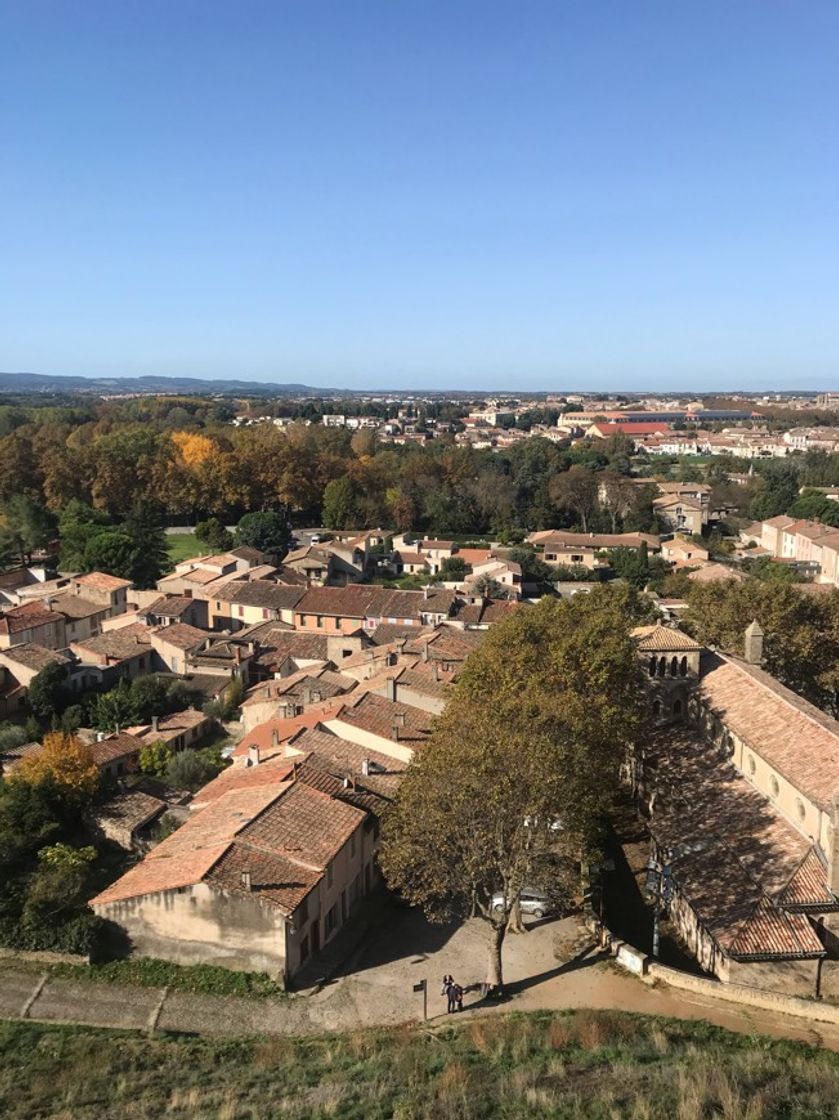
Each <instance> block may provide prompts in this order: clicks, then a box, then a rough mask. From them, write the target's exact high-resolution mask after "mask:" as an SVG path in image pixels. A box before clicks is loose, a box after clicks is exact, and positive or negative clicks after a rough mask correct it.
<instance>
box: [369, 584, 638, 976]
mask: <svg viewBox="0 0 839 1120" xmlns="http://www.w3.org/2000/svg"><path fill="white" fill-rule="evenodd" d="M629 603H630V599H629V597H628V596H626V595H618V594H614V593H612V592H610V591H609V590H608V589H605V588H600V589H597V590H595V591H593V592H592V593H591V594H590V595H585V596H577V597H575V598H574V599H572V600H571V601H569V602H559V601H557V600H553V599H543V600H541V601H540V602H539V603H538V604H537V605H536V606H535V607H534V608H533V609H532V610H527V611H519V612H517V613H516V614H514V615H513V616H512V617H511V618H510V619H508V620H506V621H505V622H502V623H499V624H498V625H497V626H495V627H493V628H492V629H491V630H490V631H489V632H488V634H487V636H486V638H485V640H484V642H483V643H482V645H481V646H480V647H478V649H477V650H476V651H475V653H473V654H472V656H471V657H470V658H469V660H468V661H467V663H466V665H465V667H464V670H463V673H462V675H461V677H460V679H459V681H458V683H457V684H456V685H455V686H454V688H453V689H452V690H451V692H450V694H449V699H448V702H447V704H446V709H445V711H444V712H443V714H442V715H441V716H440V717H439V719H438V720H437V721H436V722H435V725H434V730H433V733H432V736H431V739H430V741H429V743H428V744H427V745H426V746H425V747H424V748H423V750H422V751H420V752H418V753H417V754H416V755H415V756H414V759H413V761H412V762H411V764H410V766H409V767H408V771H407V774H406V776H405V780H404V781H403V784H402V786H401V787H400V790H399V793H398V794H397V798H396V802H395V805H394V807H393V809H392V811H391V812H390V813H389V815H388V816H387V818H386V820H385V825H384V835H383V844H382V851H381V862H382V867H383V870H384V872H385V875H386V877H387V880H388V882H389V883H390V885H391V886H392V887H395V888H398V889H399V890H400V891H401V892H402V893H403V894H404V895H405V897H406V898H408V899H409V900H410V901H411V902H413V903H415V904H417V905H420V906H422V908H423V910H424V911H425V912H426V914H427V915H428V916H429V917H430V918H431V919H433V920H446V919H450V918H453V917H457V916H464V915H466V914H468V913H470V912H473V911H477V912H478V913H479V914H480V915H481V916H482V917H484V918H485V919H486V920H487V922H488V923H489V924H490V927H491V934H490V941H489V960H488V969H487V979H488V982H489V983H490V984H493V985H500V984H501V982H502V961H501V955H502V945H503V941H504V934H505V931H506V929H507V926H508V923H509V922H510V920H511V917H512V916H513V912H514V906H515V904H516V900H517V898H518V893H519V891H520V889H521V888H522V887H523V886H525V885H528V884H534V885H539V884H541V883H546V884H547V883H548V882H552V883H553V882H556V881H557V877H558V876H561V877H562V878H563V879H564V881H565V883H566V890H568V891H572V890H573V889H574V885H575V884H576V885H577V886H578V885H579V878H578V871H577V869H578V868H579V865H580V861H585V860H586V859H587V858H588V857H589V856H590V855H591V854H592V853H593V852H594V851H596V850H597V848H598V843H599V839H600V830H601V825H602V821H603V817H604V814H605V813H606V812H607V810H608V809H609V807H610V806H611V804H612V800H613V797H614V795H615V793H616V790H617V788H618V779H619V770H620V767H621V764H622V763H623V761H624V760H625V758H626V755H627V752H628V750H629V749H630V748H631V747H632V746H633V745H634V744H635V743H636V741H637V740H638V738H639V736H640V735H641V733H642V731H643V728H644V718H645V717H644V711H645V705H644V702H643V692H642V686H641V684H640V681H639V673H638V665H637V660H636V656H635V652H634V648H633V645H632V642H631V640H630V637H629V627H630V625H631V624H632V611H631V609H629V607H628V604H629ZM498 896H500V905H497V903H498ZM494 900H495V901H494Z"/></svg>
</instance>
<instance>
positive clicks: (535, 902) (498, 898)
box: [492, 887, 554, 918]
mask: <svg viewBox="0 0 839 1120" xmlns="http://www.w3.org/2000/svg"><path fill="white" fill-rule="evenodd" d="M519 906H520V908H521V912H522V914H532V915H533V917H534V918H542V917H544V916H545V914H550V913H551V911H552V910H553V909H554V905H553V903H552V902H551V900H550V899H549V898H548V896H547V895H546V894H545V893H544V891H537V890H533V888H532V887H522V889H521V891H520V892H519ZM492 908H493V910H503V909H504V895H503V894H494V895H493V896H492Z"/></svg>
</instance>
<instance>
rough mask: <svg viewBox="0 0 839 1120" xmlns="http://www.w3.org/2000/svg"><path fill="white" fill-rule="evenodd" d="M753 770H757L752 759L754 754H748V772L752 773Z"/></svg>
mask: <svg viewBox="0 0 839 1120" xmlns="http://www.w3.org/2000/svg"><path fill="white" fill-rule="evenodd" d="M755 770H757V763H756V762H755V760H754V756H753V755H749V773H750V774H754V772H755Z"/></svg>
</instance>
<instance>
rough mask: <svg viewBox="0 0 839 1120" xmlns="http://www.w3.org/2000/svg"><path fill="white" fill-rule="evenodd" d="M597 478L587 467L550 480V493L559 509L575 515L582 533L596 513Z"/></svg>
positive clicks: (572, 469) (574, 468) (574, 469)
mask: <svg viewBox="0 0 839 1120" xmlns="http://www.w3.org/2000/svg"><path fill="white" fill-rule="evenodd" d="M598 486H599V481H598V476H597V475H596V474H595V472H594V471H592V470H589V468H588V467H584V466H575V467H571V469H570V470H568V471H565V472H564V473H563V474H558V475H557V476H556V477H555V478H554V479H552V480H551V484H550V493H551V498H552V500H553V502H554V503H555V504H556V505H557V506H559V508H560V509H567V510H571V511H572V512H573V513H576V514H577V517H578V518H579V520H580V525H581V526H582V529H583V532H584V533H587V532H588V523H589V521H590V519H591V518H592V516H593V515H594V514H595V513H596V511H597V492H598Z"/></svg>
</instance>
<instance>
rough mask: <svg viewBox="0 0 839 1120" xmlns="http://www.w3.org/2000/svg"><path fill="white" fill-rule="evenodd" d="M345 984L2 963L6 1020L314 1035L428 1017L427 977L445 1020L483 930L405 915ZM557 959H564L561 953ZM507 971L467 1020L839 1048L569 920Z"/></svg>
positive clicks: (514, 949) (470, 1000)
mask: <svg viewBox="0 0 839 1120" xmlns="http://www.w3.org/2000/svg"><path fill="white" fill-rule="evenodd" d="M380 928H381V933H380V935H379V936H378V937H375V936H374V937H373V938H372V939H370V940H368V942H367V944H366V947H365V948H364V949H362V950H361V951H360V952H358V953H357V954H356V956H355V959H354V960H351V961H349V962H348V964H347V969H346V974H345V975H343V976H336V977H335V978H334V979H333V980H332V981H331V982H330V983H328V984H327V985H326V986H325V987H324V988H322V989H321V990H320V991H318V992H316V994H314V995H310V996H292V997H289V998H278V999H267V1000H266V999H243V998H241V997H214V996H201V995H191V994H189V993H185V992H169V993H167V992H165V991H164V990H162V989H152V988H128V987H121V986H117V985H113V984H96V983H89V982H79V981H75V980H70V979H66V978H60V977H56V978H50V977H47V976H45V975H38V974H37V973H33V972H31V971H23V970H21V971H19V972H18V971H16V970H15V969H14V967H9V966H4V967H3V968H2V971H0V1018H7V1019H15V1018H20V1017H24V1018H30V1019H34V1020H38V1021H42V1022H72V1023H82V1024H87V1025H91V1026H105V1027H121V1028H134V1029H138V1030H147V1029H149V1028H150V1027H152V1026H154V1027H157V1028H158V1029H161V1030H171V1031H189V1032H199V1033H204V1034H214V1035H219V1034H221V1035H243V1034H249V1033H255V1032H259V1033H266V1034H313V1033H322V1032H324V1031H329V1030H344V1029H351V1028H354V1027H359V1026H377V1025H390V1024H395V1023H402V1022H405V1021H407V1020H411V1019H418V1018H419V1017H420V1016H421V1012H422V1005H421V997H420V996H418V995H416V994H415V993H414V992H413V990H412V989H413V985H414V984H415V983H416V982H417V981H418V980H420V979H423V978H424V979H427V980H428V983H429V1013H430V1015H431V1016H432V1017H437V1016H439V1015H440V1014H441V1012H444V1007H443V999H442V997H441V996H440V986H439V984H440V980H441V978H442V976H443V974H444V973H445V972H451V973H452V974H453V975H454V977H455V979H456V980H458V981H459V982H460V983H461V984H464V985H465V986H467V987H469V988H471V987H472V986H473V985H475V986H477V984H478V983H479V981H480V979H481V977H482V975H483V969H484V961H485V946H486V930H485V927H484V926H483V925H482V923H481V922H479V921H473V922H466V923H465V924H464V925H462V926H460V927H459V928H457V929H447V928H444V929H440V928H439V927H433V926H429V925H428V924H427V923H425V922H424V920H423V919H422V918H421V916H420V915H417V914H415V913H413V912H404V913H403V914H400V915H398V917H397V919H396V920H395V921H393V922H391V921H388V922H387V924H386V925H383V926H382V927H380ZM557 953H559V959H558V957H557ZM504 956H505V975H506V979H507V983H508V987H509V991H510V994H511V996H512V998H511V1000H510V1001H509V1002H508V1003H505V1004H503V1005H502V1006H501V1007H485V1006H483V1005H481V1004H480V997H479V995H478V993H477V992H476V991H474V990H472V991H469V992H468V993H467V996H466V1000H465V1004H466V1010H467V1012H471V1013H473V1014H476V1015H486V1014H497V1013H498V1012H499V1011H503V1010H522V1011H535V1010H561V1009H567V1008H582V1007H590V1008H600V1009H618V1010H623V1011H637V1012H643V1013H646V1014H651V1015H668V1016H674V1017H676V1018H681V1019H704V1020H707V1021H709V1022H711V1023H715V1024H717V1025H718V1026H721V1027H726V1028H727V1029H729V1030H733V1031H739V1032H742V1033H747V1034H752V1033H761V1034H768V1035H772V1036H775V1037H778V1038H790V1039H794V1040H797V1041H801V1042H810V1043H817V1044H820V1045H823V1046H825V1047H827V1048H828V1049H831V1050H838V1051H839V1027H836V1026H833V1025H831V1024H822V1023H813V1024H810V1023H808V1022H806V1021H804V1020H802V1019H800V1018H795V1017H792V1016H787V1015H783V1014H778V1013H775V1012H769V1011H761V1010H757V1009H753V1008H742V1007H740V1006H739V1005H737V1004H734V1003H727V1002H726V1001H725V1000H721V999H720V1000H716V999H710V998H707V997H704V996H699V995H696V994H694V993H688V992H682V991H676V990H674V989H671V988H668V987H667V986H666V985H659V986H656V987H649V986H648V985H646V984H644V983H642V982H641V981H640V980H636V979H635V978H634V977H631V976H629V975H627V974H625V973H622V972H619V971H618V970H617V968H616V967H615V966H614V965H613V964H612V963H611V962H610V961H606V960H603V958H602V957H601V956H600V955H599V953H598V952H597V951H596V950H595V949H594V948H593V947H592V946H591V945H590V944H589V941H588V938H587V936H586V935H585V933H584V932H583V931H581V929H580V927H579V926H578V925H577V924H576V922H574V921H573V920H572V919H565V920H563V921H555V922H550V921H546V922H543V923H541V924H539V926H538V927H537V928H533V929H532V930H531V931H530V932H529V933H527V934H525V935H520V936H511V937H510V938H509V939H508V944H507V945H506V947H505V953H504Z"/></svg>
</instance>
